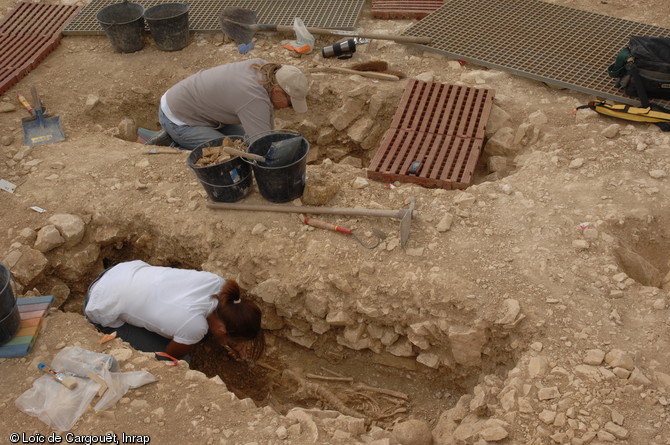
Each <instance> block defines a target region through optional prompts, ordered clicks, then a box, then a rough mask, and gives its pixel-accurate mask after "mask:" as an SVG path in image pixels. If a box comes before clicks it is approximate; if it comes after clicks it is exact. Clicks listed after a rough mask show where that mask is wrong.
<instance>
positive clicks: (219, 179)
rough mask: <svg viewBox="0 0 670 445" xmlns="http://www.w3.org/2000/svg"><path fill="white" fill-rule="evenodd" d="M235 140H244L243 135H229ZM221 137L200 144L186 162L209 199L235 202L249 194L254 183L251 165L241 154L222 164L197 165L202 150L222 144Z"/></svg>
mask: <svg viewBox="0 0 670 445" xmlns="http://www.w3.org/2000/svg"><path fill="white" fill-rule="evenodd" d="M227 137H228V138H230V139H233V140H243V139H244V138H243V137H242V136H227ZM221 141H223V138H221V139H214V140H212V141H209V142H206V143H204V144H201V145H198V146H197V147H196V148H194V149H193V151H191V154H189V155H188V157H187V158H186V164H188V166H189V167H191V170H193V173H194V174H195V176H196V177H197V178H198V179H199V180H200V183H201V184H202V187H203V188H204V189H205V191H206V192H207V196H209V199H211V200H212V201H216V202H235V201H239V200H240V199H242V198H244V197H245V196H247V194H248V193H249V191H250V190H251V185H252V184H253V180H254V178H253V173H252V171H251V166H250V165H249V164H247V163H246V162H244V161H242V158H240V157H239V156H238V157H236V158H233V159H231V160H229V161H226V162H222V163H220V164H214V165H208V166H204V167H198V166H196V165H195V163H196V162H198V159H200V158H201V157H202V150H203V149H204V148H207V147H216V146H219V145H221Z"/></svg>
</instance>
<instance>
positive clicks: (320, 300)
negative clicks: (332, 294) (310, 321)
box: [305, 293, 328, 318]
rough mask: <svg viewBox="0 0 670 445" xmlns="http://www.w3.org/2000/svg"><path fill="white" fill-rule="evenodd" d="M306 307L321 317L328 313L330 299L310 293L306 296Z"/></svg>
mask: <svg viewBox="0 0 670 445" xmlns="http://www.w3.org/2000/svg"><path fill="white" fill-rule="evenodd" d="M305 308H306V309H307V310H308V311H309V312H310V313H311V314H313V315H315V316H317V317H319V318H325V317H326V315H328V299H327V298H326V297H324V296H323V295H319V294H313V293H310V294H308V295H307V296H306V297H305Z"/></svg>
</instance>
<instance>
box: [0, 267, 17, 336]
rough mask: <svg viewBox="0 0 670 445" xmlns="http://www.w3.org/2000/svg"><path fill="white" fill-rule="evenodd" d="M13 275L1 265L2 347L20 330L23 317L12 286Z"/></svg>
mask: <svg viewBox="0 0 670 445" xmlns="http://www.w3.org/2000/svg"><path fill="white" fill-rule="evenodd" d="M11 281H12V274H11V273H10V272H9V269H8V268H7V267H6V266H5V265H4V264H0V345H4V344H5V343H7V342H8V341H9V340H11V339H12V338H13V337H14V335H15V334H16V332H17V331H18V330H19V325H20V324H21V315H20V314H19V306H18V304H17V301H16V296H15V295H14V291H13V290H12V286H11Z"/></svg>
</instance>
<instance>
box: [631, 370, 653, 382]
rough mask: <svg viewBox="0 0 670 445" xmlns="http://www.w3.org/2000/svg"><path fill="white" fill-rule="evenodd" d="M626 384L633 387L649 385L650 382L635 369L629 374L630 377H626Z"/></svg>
mask: <svg viewBox="0 0 670 445" xmlns="http://www.w3.org/2000/svg"><path fill="white" fill-rule="evenodd" d="M628 382H630V383H631V384H633V385H645V386H648V385H651V380H649V379H648V378H647V376H646V375H644V373H643V372H642V371H640V369H639V368H637V367H636V368H635V369H633V372H631V374H630V377H628Z"/></svg>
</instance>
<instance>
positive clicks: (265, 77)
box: [147, 59, 309, 150]
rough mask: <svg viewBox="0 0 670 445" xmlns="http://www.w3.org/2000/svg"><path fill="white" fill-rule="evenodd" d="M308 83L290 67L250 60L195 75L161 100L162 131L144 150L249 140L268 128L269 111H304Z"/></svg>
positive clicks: (270, 115) (177, 85)
mask: <svg viewBox="0 0 670 445" xmlns="http://www.w3.org/2000/svg"><path fill="white" fill-rule="evenodd" d="M308 89H309V81H308V80H307V77H305V75H304V74H303V73H302V72H301V71H300V69H298V68H297V67H295V66H290V65H284V66H282V65H279V64H276V63H268V62H266V61H265V60H263V59H250V60H245V61H243V62H234V63H228V64H225V65H220V66H217V67H214V68H210V69H207V70H203V71H199V72H198V73H196V74H193V75H192V76H189V77H187V78H186V79H184V80H182V81H180V82H179V83H177V84H176V85H174V86H173V87H172V88H170V89H169V90H167V92H165V94H163V97H161V103H160V107H159V109H158V121H159V122H160V124H161V127H162V129H163V131H161V132H160V133H159V134H158V135H156V136H155V137H153V138H152V139H151V140H149V141H148V142H147V145H173V146H177V147H179V148H182V149H188V150H193V149H194V148H196V147H197V146H199V145H201V144H204V143H206V142H210V141H213V140H217V139H221V138H223V137H225V136H230V135H246V136H247V137H248V138H249V141H250V142H253V140H254V139H255V137H254V136H256V135H259V134H261V133H263V132H267V131H270V130H272V129H273V128H274V122H273V121H274V118H273V112H274V109H281V108H288V107H293V109H294V110H295V111H296V112H297V113H306V112H307V101H306V98H307V91H308Z"/></svg>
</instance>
